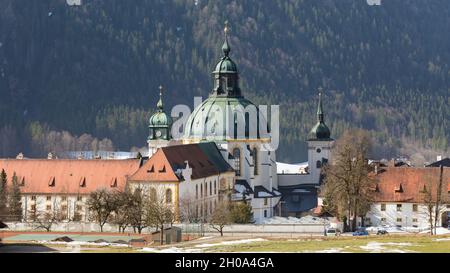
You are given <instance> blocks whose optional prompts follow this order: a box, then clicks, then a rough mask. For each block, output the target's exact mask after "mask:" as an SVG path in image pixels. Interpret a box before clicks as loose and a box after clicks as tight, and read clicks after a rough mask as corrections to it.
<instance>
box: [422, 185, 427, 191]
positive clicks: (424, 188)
mask: <svg viewBox="0 0 450 273" xmlns="http://www.w3.org/2000/svg"><path fill="white" fill-rule="evenodd" d="M426 192H427V186H425V185H423V188H422V190H420V193H426Z"/></svg>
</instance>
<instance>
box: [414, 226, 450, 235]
mask: <svg viewBox="0 0 450 273" xmlns="http://www.w3.org/2000/svg"><path fill="white" fill-rule="evenodd" d="M420 233H421V234H426V233H430V230H429V229H427V230H424V231H422V232H420ZM436 234H437V235H444V234H450V230H449V229H447V228H443V227H438V228H436Z"/></svg>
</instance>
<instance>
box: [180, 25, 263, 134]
mask: <svg viewBox="0 0 450 273" xmlns="http://www.w3.org/2000/svg"><path fill="white" fill-rule="evenodd" d="M230 51H231V47H230V45H229V44H228V26H226V27H225V42H224V43H223V46H222V52H223V57H222V58H221V59H220V60H219V62H218V63H217V65H216V68H215V70H214V71H213V72H212V74H213V77H214V88H213V91H212V93H211V94H210V96H209V98H208V99H206V100H205V101H204V102H203V103H202V104H201V105H199V106H197V107H196V108H195V109H194V111H193V112H192V114H191V115H190V116H189V118H188V120H187V123H186V128H185V131H184V134H185V135H184V136H185V139H190V140H198V141H201V140H213V141H226V140H231V139H233V140H236V139H247V140H250V139H261V138H268V137H267V135H268V134H267V135H266V133H267V132H268V130H267V129H266V130H264V132H260V130H259V124H264V126H266V125H267V122H266V119H265V118H264V117H263V116H260V115H259V111H258V108H257V107H256V106H255V105H254V104H253V103H252V102H251V101H249V100H247V99H245V98H244V97H243V96H242V95H241V90H240V88H239V73H238V69H237V66H236V64H235V63H234V62H233V61H232V60H231V58H230V56H229V54H230ZM227 111H228V112H229V113H228V112H227ZM246 111H247V112H246ZM227 116H229V118H227ZM228 121H229V122H228Z"/></svg>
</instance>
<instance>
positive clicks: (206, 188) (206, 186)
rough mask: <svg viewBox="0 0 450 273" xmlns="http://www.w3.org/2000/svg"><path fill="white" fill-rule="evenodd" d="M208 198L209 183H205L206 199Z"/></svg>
mask: <svg viewBox="0 0 450 273" xmlns="http://www.w3.org/2000/svg"><path fill="white" fill-rule="evenodd" d="M206 196H208V182H205V197H206Z"/></svg>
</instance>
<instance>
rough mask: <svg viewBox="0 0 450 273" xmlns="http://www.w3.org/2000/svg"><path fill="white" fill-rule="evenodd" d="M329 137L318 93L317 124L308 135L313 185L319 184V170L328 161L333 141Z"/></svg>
mask: <svg viewBox="0 0 450 273" xmlns="http://www.w3.org/2000/svg"><path fill="white" fill-rule="evenodd" d="M319 91H321V89H319ZM330 136H331V133H330V129H329V128H328V126H327V125H326V124H325V120H324V112H323V106H322V93H321V92H319V103H318V106H317V123H316V125H314V127H313V128H312V129H311V131H310V132H309V135H308V163H309V164H308V168H309V173H310V175H311V176H312V182H313V183H319V182H320V172H321V168H322V166H323V165H324V164H326V163H327V162H328V160H329V159H330V154H331V147H332V145H333V141H334V140H333V139H332V138H331V137H330Z"/></svg>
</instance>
